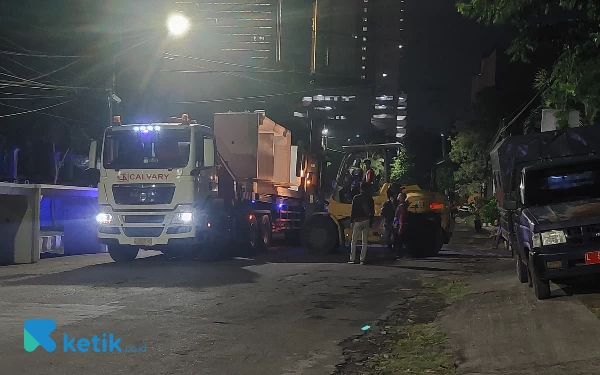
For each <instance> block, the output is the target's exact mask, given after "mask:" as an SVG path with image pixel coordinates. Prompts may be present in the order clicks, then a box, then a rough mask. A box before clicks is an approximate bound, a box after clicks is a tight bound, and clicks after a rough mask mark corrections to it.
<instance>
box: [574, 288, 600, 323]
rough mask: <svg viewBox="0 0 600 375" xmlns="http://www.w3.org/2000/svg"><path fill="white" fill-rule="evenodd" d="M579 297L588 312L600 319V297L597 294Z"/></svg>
mask: <svg viewBox="0 0 600 375" xmlns="http://www.w3.org/2000/svg"><path fill="white" fill-rule="evenodd" d="M577 297H578V298H579V300H580V301H581V303H583V305H584V306H585V307H587V308H588V310H590V311H591V312H592V313H593V314H594V315H596V317H597V318H599V319H600V297H599V296H598V295H597V294H582V295H580V296H577Z"/></svg>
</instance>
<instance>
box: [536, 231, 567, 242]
mask: <svg viewBox="0 0 600 375" xmlns="http://www.w3.org/2000/svg"><path fill="white" fill-rule="evenodd" d="M565 242H567V236H565V232H563V231H562V230H551V231H548V232H542V244H543V245H558V244H561V243H565Z"/></svg>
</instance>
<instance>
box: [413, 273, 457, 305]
mask: <svg viewBox="0 0 600 375" xmlns="http://www.w3.org/2000/svg"><path fill="white" fill-rule="evenodd" d="M423 286H424V287H426V288H430V289H433V290H434V291H435V292H436V293H439V294H441V295H442V296H443V297H444V299H445V300H446V303H448V304H452V303H454V302H456V301H459V300H461V299H462V298H463V297H464V296H465V295H467V284H466V283H465V282H464V281H462V280H460V279H458V280H449V279H439V278H429V279H428V280H426V281H424V282H423Z"/></svg>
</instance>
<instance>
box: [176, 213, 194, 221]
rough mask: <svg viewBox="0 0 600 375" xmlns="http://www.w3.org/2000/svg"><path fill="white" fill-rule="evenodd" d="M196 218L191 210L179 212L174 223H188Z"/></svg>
mask: <svg viewBox="0 0 600 375" xmlns="http://www.w3.org/2000/svg"><path fill="white" fill-rule="evenodd" d="M193 219H194V215H193V214H192V213H191V212H179V213H176V214H175V216H173V224H186V223H190V222H191V221H192V220H193Z"/></svg>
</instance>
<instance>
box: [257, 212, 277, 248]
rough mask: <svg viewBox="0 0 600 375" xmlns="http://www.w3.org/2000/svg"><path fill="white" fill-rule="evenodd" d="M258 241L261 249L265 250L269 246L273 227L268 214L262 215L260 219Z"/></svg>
mask: <svg viewBox="0 0 600 375" xmlns="http://www.w3.org/2000/svg"><path fill="white" fill-rule="evenodd" d="M259 229H260V241H259V243H258V245H259V248H260V249H261V250H267V249H268V248H269V247H271V240H272V238H273V228H272V227H271V219H270V218H269V215H263V217H262V218H261V219H260V228H259Z"/></svg>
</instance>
